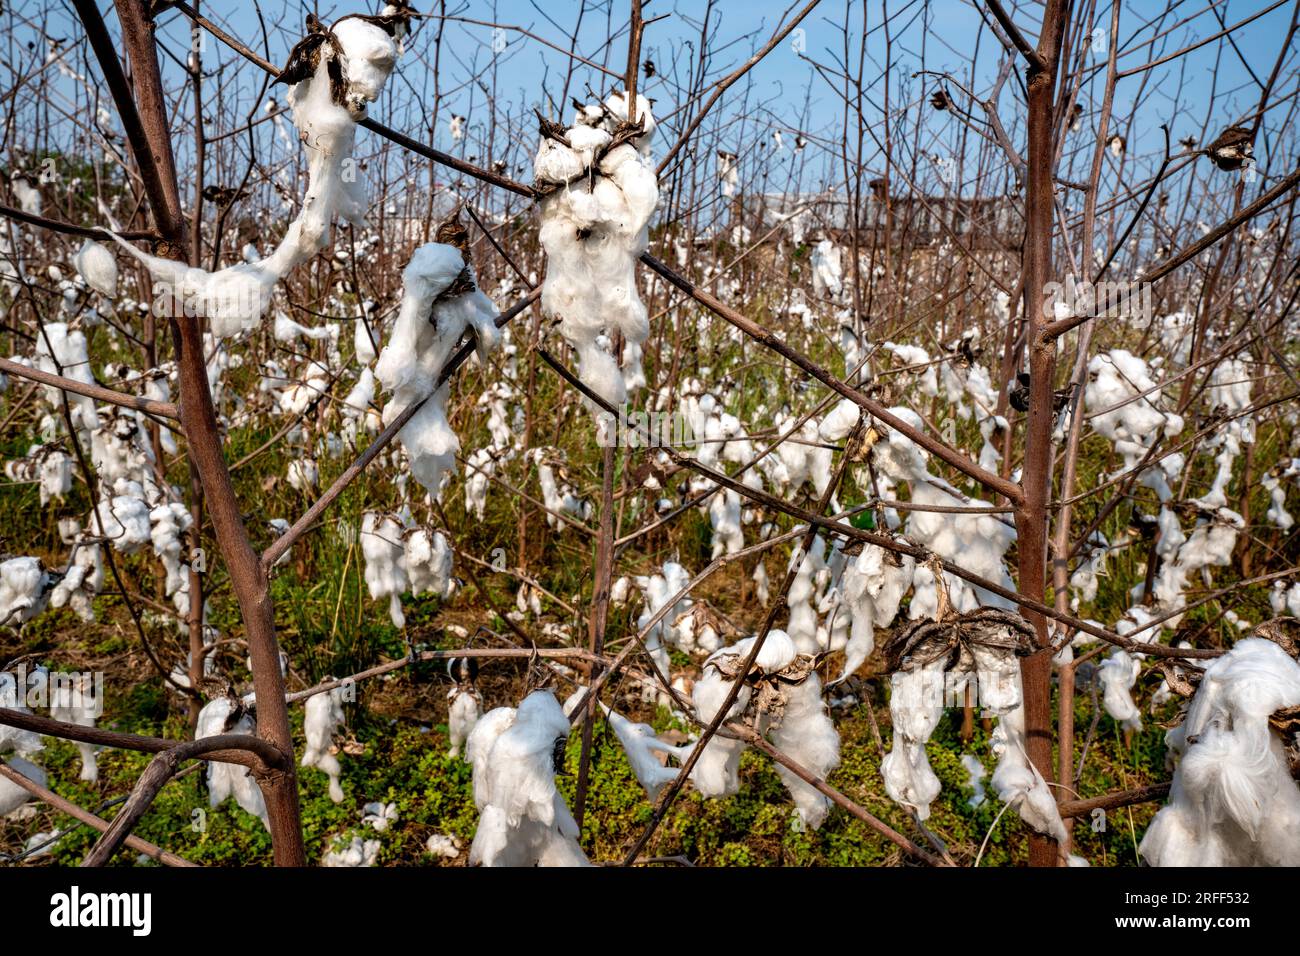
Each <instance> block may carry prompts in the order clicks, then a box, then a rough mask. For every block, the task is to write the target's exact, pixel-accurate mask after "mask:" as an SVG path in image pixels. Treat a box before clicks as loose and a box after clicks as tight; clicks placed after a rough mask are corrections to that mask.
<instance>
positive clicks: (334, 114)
mask: <svg viewBox="0 0 1300 956" xmlns="http://www.w3.org/2000/svg"><path fill="white" fill-rule="evenodd" d="M311 27H312V32H310V33H308V35H307V37H306V38H304V40H302V41H301V42H299V43H298V45H297V46H295V47H294V50H293V52H292V53H291V54H290V60H289V63H288V64H287V65H286V66H285V68H284V70H282V71H281V73H280V77H279V82H284V83H289V84H291V85H290V89H289V93H288V101H289V107H290V110H291V115H292V117H293V124H294V126H295V127H296V128H297V130H298V134H299V137H300V139H301V141H302V144H303V148H304V149H305V150H306V152H307V165H308V186H307V192H306V195H305V196H304V197H303V202H302V208H301V211H300V212H299V214H298V217H297V218H296V219H294V220H293V221H292V222H291V223H290V224H289V226H288V228H287V229H286V230H285V235H284V238H283V239H282V240H281V241H280V243H279V245H278V246H276V248H275V251H274V252H272V253H271V254H270V255H269V256H267V257H266V258H264V259H258V260H256V261H254V262H247V261H243V262H238V263H236V264H234V265H232V266H228V267H226V268H225V269H220V270H218V271H216V272H209V271H207V270H205V269H201V268H198V267H197V266H189V265H186V264H184V263H182V262H177V261H175V260H171V259H165V258H162V257H160V256H154V255H149V254H147V253H143V252H140V251H139V250H137V249H136V248H135V247H134V246H132V245H130V244H129V243H127V242H126V241H125V240H123V239H121V238H119V237H118V236H117V235H116V233H113V237H114V238H115V239H117V241H118V242H119V243H120V244H121V245H122V246H123V248H125V249H126V250H127V251H128V252H129V253H130V254H131V255H132V256H134V257H135V258H137V259H139V260H140V261H141V262H142V263H143V264H144V266H145V268H146V269H147V270H148V271H149V273H150V275H152V276H153V278H154V280H155V282H158V283H162V284H163V285H164V286H165V287H166V288H168V289H169V290H170V291H171V293H172V294H173V295H174V296H176V297H177V298H178V299H179V300H181V301H183V302H185V303H187V307H192V308H194V309H196V310H198V311H199V313H200V314H202V315H204V316H206V317H207V318H208V320H209V322H210V327H211V330H212V333H213V334H214V335H215V336H217V337H218V338H227V337H230V336H232V335H236V334H238V333H239V332H241V331H243V330H245V329H249V328H254V327H256V326H257V325H259V324H260V322H261V320H262V316H263V315H264V314H265V313H266V310H267V308H268V307H269V306H270V304H271V299H272V296H273V294H274V291H275V287H276V284H277V283H278V282H279V281H280V280H282V279H283V278H284V277H285V276H286V275H288V274H289V272H290V271H291V270H293V269H294V268H296V267H297V266H300V265H302V264H304V263H306V262H307V261H308V260H309V259H311V258H312V257H313V256H314V255H316V253H317V252H319V251H320V250H321V249H323V248H324V247H325V246H326V244H327V243H328V241H329V227H330V222H331V221H332V219H333V218H334V217H335V216H336V215H337V216H339V217H340V218H342V219H345V220H347V221H348V222H350V223H352V224H353V225H358V226H359V225H361V224H362V222H363V218H364V215H365V209H366V202H365V197H364V194H363V192H362V189H361V185H360V183H359V181H358V179H357V176H356V160H355V159H354V158H353V155H352V153H353V148H354V145H355V140H356V128H357V122H358V121H359V120H361V119H364V118H365V114H366V107H367V105H368V104H370V103H373V102H374V101H375V100H377V99H378V98H379V95H380V93H381V92H382V91H383V88H384V85H385V83H386V82H387V79H388V76H389V74H390V73H391V72H392V70H393V67H394V66H395V65H396V62H397V44H396V42H395V41H394V39H393V37H392V35H391V34H390V33H389V31H388V30H387V29H385V27H384V26H382V25H380V24H379V23H378V22H375V21H373V20H371V19H370V18H365V17H356V16H353V17H345V18H343V19H341V20H339V21H338V22H336V23H335V24H334V25H333V26H332V27H331V28H330V29H329V30H328V31H327V30H325V28H324V27H323V26H322V25H321V24H320V23H319V21H316V20H315V19H314V18H313V19H312V23H311Z"/></svg>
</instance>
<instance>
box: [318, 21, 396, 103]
mask: <svg viewBox="0 0 1300 956" xmlns="http://www.w3.org/2000/svg"><path fill="white" fill-rule="evenodd" d="M333 33H334V37H335V38H336V39H337V40H338V41H339V43H340V44H341V45H342V47H343V54H344V56H345V57H347V77H348V105H349V106H350V107H351V108H352V109H354V110H361V111H364V110H365V105H366V104H367V103H373V102H375V100H377V99H379V94H380V93H382V92H383V90H384V84H385V83H387V82H388V77H389V74H391V73H392V72H393V67H394V66H395V65H396V64H397V43H396V42H395V41H394V39H393V38H392V37H391V36H390V35H389V34H388V32H387V31H386V30H384V29H383V28H382V27H380V26H377V25H376V24H374V23H368V22H367V21H365V20H360V19H357V18H355V17H351V18H346V19H342V20H339V21H338V22H337V23H335V24H334V27H333Z"/></svg>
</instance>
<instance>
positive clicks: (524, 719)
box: [465, 690, 589, 866]
mask: <svg viewBox="0 0 1300 956" xmlns="http://www.w3.org/2000/svg"><path fill="white" fill-rule="evenodd" d="M568 736H569V719H568V717H566V716H565V713H564V710H563V709H562V708H561V707H560V704H559V702H558V701H557V700H556V699H555V695H554V694H553V693H552V692H551V691H549V690H537V691H533V692H532V693H531V694H529V695H528V696H527V697H525V698H524V700H523V702H522V703H520V705H519V707H518V708H513V707H498V708H496V709H495V710H490V711H488V712H487V713H486V714H484V715H483V717H482V719H480V720H479V721H478V723H477V724H475V726H474V730H473V731H472V732H471V733H470V735H469V740H468V741H467V742H466V745H465V757H466V760H467V761H468V762H469V763H470V764H471V765H472V766H473V768H474V804H475V806H477V807H478V809H479V813H480V816H479V822H478V829H477V831H476V832H475V834H474V842H473V844H472V845H471V847H470V853H469V861H470V865H471V866H587V865H589V864H588V861H587V857H586V855H585V854H584V853H583V852H582V847H581V846H580V845H579V843H578V836H579V830H578V825H577V823H576V822H575V821H574V819H573V814H572V813H571V812H570V811H569V808H568V805H567V804H566V803H565V802H564V798H563V797H562V796H561V795H560V792H559V790H558V789H556V786H555V774H556V773H557V772H559V769H560V761H561V760H562V759H563V754H564V743H565V741H566V740H567V739H568Z"/></svg>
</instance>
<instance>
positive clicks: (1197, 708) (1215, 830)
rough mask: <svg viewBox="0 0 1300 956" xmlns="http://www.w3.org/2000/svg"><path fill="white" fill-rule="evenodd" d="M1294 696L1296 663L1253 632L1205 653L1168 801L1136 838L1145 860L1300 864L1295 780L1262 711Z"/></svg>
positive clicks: (1298, 697)
mask: <svg viewBox="0 0 1300 956" xmlns="http://www.w3.org/2000/svg"><path fill="white" fill-rule="evenodd" d="M1297 705H1300V665H1297V664H1296V662H1295V661H1294V660H1293V659H1292V658H1291V657H1290V656H1288V655H1287V654H1286V652H1285V651H1283V650H1282V649H1281V648H1280V647H1279V646H1278V645H1276V644H1274V643H1273V642H1271V641H1267V640H1263V639H1261V638H1246V639H1244V640H1241V641H1238V642H1237V643H1236V644H1235V645H1234V646H1233V648H1232V649H1231V650H1230V651H1229V652H1228V653H1227V654H1225V655H1223V656H1222V657H1219V658H1217V659H1215V660H1214V661H1212V662H1210V663H1209V665H1208V666H1207V667H1206V669H1205V674H1204V676H1203V677H1202V679H1201V683H1200V685H1199V686H1198V688H1197V690H1196V696H1195V697H1194V698H1193V699H1192V703H1191V706H1190V708H1189V709H1188V712H1187V718H1186V720H1185V721H1184V723H1183V725H1182V726H1181V727H1178V728H1175V729H1174V730H1173V731H1170V733H1169V734H1168V735H1167V737H1166V740H1167V742H1168V743H1169V744H1170V746H1171V747H1173V748H1174V749H1175V750H1181V751H1182V760H1181V762H1180V763H1179V764H1178V767H1177V769H1176V770H1175V772H1174V780H1173V786H1172V788H1171V790H1170V794H1169V803H1168V804H1167V805H1165V806H1164V807H1163V808H1161V810H1160V812H1159V813H1157V814H1156V817H1155V819H1154V820H1152V822H1151V826H1150V827H1149V828H1148V830H1147V833H1146V836H1144V837H1143V839H1142V843H1141V845H1140V846H1139V848H1138V851H1139V853H1140V854H1141V855H1142V858H1143V859H1144V860H1145V861H1146V862H1147V863H1148V864H1150V865H1151V866H1296V865H1300V787H1297V785H1296V782H1295V781H1294V780H1293V779H1292V777H1291V773H1290V767H1289V763H1288V760H1287V755H1286V750H1285V748H1284V747H1283V744H1282V739H1281V737H1280V736H1279V734H1278V733H1277V732H1276V731H1274V730H1272V729H1271V728H1270V726H1269V722H1268V720H1269V715H1271V714H1272V713H1274V712H1275V711H1277V710H1281V709H1284V708H1289V707H1295V706H1297Z"/></svg>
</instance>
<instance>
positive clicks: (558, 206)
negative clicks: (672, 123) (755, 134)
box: [533, 95, 659, 405]
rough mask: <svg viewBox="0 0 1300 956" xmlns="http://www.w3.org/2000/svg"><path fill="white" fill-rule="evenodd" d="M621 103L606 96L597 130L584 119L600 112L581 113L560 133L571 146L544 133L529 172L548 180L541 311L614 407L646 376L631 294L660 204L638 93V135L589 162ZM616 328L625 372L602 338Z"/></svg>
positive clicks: (643, 330)
mask: <svg viewBox="0 0 1300 956" xmlns="http://www.w3.org/2000/svg"><path fill="white" fill-rule="evenodd" d="M626 102H627V101H626V98H625V97H623V96H622V95H615V96H612V97H610V99H609V100H608V102H607V103H606V112H605V113H604V114H603V118H598V119H596V120H595V122H597V123H600V124H603V125H602V126H601V127H597V126H595V125H593V122H591V121H590V120H591V119H592V116H593V115H594V116H595V117H601V116H602V114H601V113H600V112H596V113H595V114H592V113H591V112H590V111H589V110H588V111H584V114H583V116H580V117H579V120H578V122H576V123H575V124H574V126H573V127H571V128H570V129H569V130H568V131H567V133H566V134H565V135H566V138H567V139H568V145H565V144H563V143H560V142H558V141H556V140H554V139H551V138H548V137H543V139H542V142H541V145H540V147H539V151H538V154H537V158H536V160H535V162H534V170H533V171H534V176H535V178H536V181H537V185H538V187H539V188H547V187H555V188H554V189H553V191H551V192H549V193H548V194H547V195H546V196H545V197H544V198H543V199H542V201H541V217H542V227H541V231H540V233H539V237H540V239H541V242H542V245H543V247H544V248H545V249H546V255H547V269H546V279H545V282H544V283H543V286H542V311H543V312H544V313H545V314H546V315H548V316H552V317H554V318H556V319H558V320H559V322H560V331H561V332H562V333H563V335H564V337H565V338H566V339H568V341H569V343H570V344H571V345H572V346H573V347H574V349H575V350H576V351H577V353H578V374H579V375H580V376H581V378H582V381H583V382H584V383H585V384H586V385H587V386H588V387H589V388H591V389H592V391H594V392H595V393H596V394H598V395H599V396H601V397H602V398H603V399H605V401H607V402H609V403H611V404H613V405H622V404H623V402H624V401H625V400H626V398H627V391H628V389H629V388H630V387H635V386H636V385H638V384H641V383H643V382H644V380H645V379H644V375H643V373H642V371H641V364H640V352H641V344H642V343H643V342H644V341H645V340H646V338H647V336H648V335H649V331H650V326H649V319H648V316H647V314H646V308H645V304H644V303H643V302H642V301H641V297H640V295H639V294H638V292H637V285H636V261H637V257H638V256H640V255H641V253H642V252H644V251H645V250H646V248H647V246H648V244H649V234H648V231H647V226H648V224H649V221H650V216H651V214H652V213H653V212H654V209H655V206H656V205H657V203H658V201H659V187H658V182H657V179H656V176H655V168H654V162H653V161H652V160H651V158H650V155H649V144H650V138H651V134H652V133H653V130H654V118H653V116H652V115H651V113H650V104H649V102H648V101H647V100H646V99H645V97H643V96H638V97H637V115H638V118H640V119H641V120H642V121H643V122H644V125H645V130H644V132H643V133H642V134H641V135H640V136H638V137H637V138H636V139H635V140H634V141H632V142H625V143H623V144H621V145H619V146H616V147H614V148H613V149H610V150H608V151H607V152H604V154H603V156H602V157H601V158H600V159H599V161H598V162H594V161H595V157H596V154H597V153H598V152H601V151H604V150H605V148H606V147H607V146H608V144H609V142H610V139H611V136H612V135H613V134H614V133H615V131H616V130H617V129H618V125H619V123H620V121H623V120H626V119H627V106H626ZM598 109H599V108H597V110H598ZM584 118H585V120H587V121H584ZM593 162H594V165H593ZM616 330H617V331H619V332H621V333H622V334H623V337H624V340H625V342H626V343H627V344H626V349H625V351H624V353H623V359H624V368H623V370H622V372H620V370H619V365H618V361H617V359H616V357H615V356H613V355H612V354H610V352H609V350H608V348H607V346H606V345H605V344H602V337H603V336H604V335H605V333H606V332H607V331H608V332H609V333H610V334H612V333H613V332H614V331H616ZM605 341H607V340H605Z"/></svg>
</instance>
